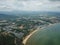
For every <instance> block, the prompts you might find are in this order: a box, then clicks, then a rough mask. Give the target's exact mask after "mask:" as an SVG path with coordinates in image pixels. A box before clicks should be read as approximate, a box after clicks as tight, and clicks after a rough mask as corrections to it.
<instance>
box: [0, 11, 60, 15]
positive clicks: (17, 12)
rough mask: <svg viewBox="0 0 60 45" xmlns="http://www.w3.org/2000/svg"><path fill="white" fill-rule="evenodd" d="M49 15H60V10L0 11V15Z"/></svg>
mask: <svg viewBox="0 0 60 45" xmlns="http://www.w3.org/2000/svg"><path fill="white" fill-rule="evenodd" d="M1 14H2V15H4V14H5V15H16V16H21V15H43V16H45V15H48V16H60V12H52V11H11V12H9V11H0V15H1Z"/></svg>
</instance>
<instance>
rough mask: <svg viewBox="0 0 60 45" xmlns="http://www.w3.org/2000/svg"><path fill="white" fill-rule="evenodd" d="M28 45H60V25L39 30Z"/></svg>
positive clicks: (29, 40)
mask: <svg viewBox="0 0 60 45" xmlns="http://www.w3.org/2000/svg"><path fill="white" fill-rule="evenodd" d="M26 45H60V23H59V24H54V25H51V26H49V27H46V28H44V29H40V30H38V31H37V32H36V33H34V34H33V35H32V36H31V37H30V38H29V39H28V41H27V43H26Z"/></svg>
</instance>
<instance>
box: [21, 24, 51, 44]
mask: <svg viewBox="0 0 60 45" xmlns="http://www.w3.org/2000/svg"><path fill="white" fill-rule="evenodd" d="M51 25H52V24H49V25H48V26H51ZM43 28H45V27H41V28H40V26H39V27H38V28H37V29H36V30H34V31H33V32H31V33H30V34H29V35H27V36H26V38H25V39H24V40H23V42H22V43H23V44H24V45H25V44H26V42H27V40H28V39H29V38H30V37H31V36H32V35H33V34H34V33H35V32H37V31H38V30H39V29H43Z"/></svg>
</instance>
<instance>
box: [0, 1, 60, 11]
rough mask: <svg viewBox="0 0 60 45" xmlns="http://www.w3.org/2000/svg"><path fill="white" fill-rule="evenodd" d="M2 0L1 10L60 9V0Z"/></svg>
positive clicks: (0, 2) (0, 3)
mask: <svg viewBox="0 0 60 45" xmlns="http://www.w3.org/2000/svg"><path fill="white" fill-rule="evenodd" d="M56 1H57V0H55V2H53V1H51V0H0V10H8V11H13V10H27V11H59V10H60V2H59V1H60V0H59V1H58V2H56Z"/></svg>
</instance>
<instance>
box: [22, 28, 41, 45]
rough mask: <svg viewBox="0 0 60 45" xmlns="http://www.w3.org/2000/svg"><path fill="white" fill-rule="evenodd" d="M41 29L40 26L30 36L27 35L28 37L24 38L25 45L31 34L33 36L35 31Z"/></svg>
mask: <svg viewBox="0 0 60 45" xmlns="http://www.w3.org/2000/svg"><path fill="white" fill-rule="evenodd" d="M39 29H40V27H38V28H37V29H36V30H35V31H33V32H31V33H30V34H29V35H28V36H26V38H25V39H24V40H23V44H24V45H25V44H26V42H27V40H28V39H29V38H30V36H32V35H33V34H34V33H35V32H37V31H38V30H39Z"/></svg>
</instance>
